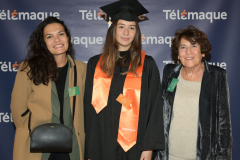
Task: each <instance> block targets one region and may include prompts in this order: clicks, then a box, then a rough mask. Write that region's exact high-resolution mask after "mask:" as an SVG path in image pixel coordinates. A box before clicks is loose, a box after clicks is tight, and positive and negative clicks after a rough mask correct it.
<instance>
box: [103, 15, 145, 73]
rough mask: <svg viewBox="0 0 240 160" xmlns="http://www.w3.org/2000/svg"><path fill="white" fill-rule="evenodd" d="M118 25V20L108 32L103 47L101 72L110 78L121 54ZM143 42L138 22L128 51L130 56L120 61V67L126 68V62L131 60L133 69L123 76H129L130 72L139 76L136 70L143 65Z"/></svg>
mask: <svg viewBox="0 0 240 160" xmlns="http://www.w3.org/2000/svg"><path fill="white" fill-rule="evenodd" d="M117 23H118V20H116V21H114V22H113V24H112V25H111V26H110V27H109V29H108V31H107V36H106V40H105V43H104V46H103V53H102V59H101V62H100V67H101V70H102V71H103V72H105V73H107V75H108V76H112V75H113V71H114V68H115V65H116V61H117V60H118V59H119V57H120V53H119V51H118V42H117V39H116V30H117ZM141 42H142V41H141V31H140V27H139V25H138V23H137V22H136V35H135V37H134V39H133V41H132V44H131V46H130V48H129V49H128V52H129V53H130V54H127V55H126V56H124V57H123V58H122V60H121V61H120V65H121V66H124V65H125V64H124V62H125V61H126V60H127V59H130V64H131V68H129V70H128V71H126V72H125V73H122V74H123V75H125V74H127V73H128V72H132V73H133V74H135V75H137V73H136V69H137V68H138V67H139V66H140V65H141V50H142V43H141Z"/></svg>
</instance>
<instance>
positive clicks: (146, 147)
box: [140, 57, 165, 154]
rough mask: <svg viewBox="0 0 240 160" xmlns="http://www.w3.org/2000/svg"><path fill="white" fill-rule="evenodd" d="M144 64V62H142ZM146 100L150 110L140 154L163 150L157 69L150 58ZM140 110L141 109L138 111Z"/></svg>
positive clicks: (161, 113) (160, 92)
mask: <svg viewBox="0 0 240 160" xmlns="http://www.w3.org/2000/svg"><path fill="white" fill-rule="evenodd" d="M144 63H145V62H144ZM148 63H149V64H150V65H149V70H147V71H148V79H149V81H148V99H147V107H148V108H150V112H149V115H148V116H147V117H149V119H148V122H147V129H146V132H145V135H144V139H143V141H142V151H143V152H142V154H144V153H145V152H144V151H152V150H159V149H164V147H165V141H164V134H163V133H164V132H163V129H164V128H163V108H162V91H161V89H162V88H161V83H160V75H159V70H158V67H157V65H156V63H155V61H154V59H153V58H152V57H149V59H148ZM140 110H141V109H140Z"/></svg>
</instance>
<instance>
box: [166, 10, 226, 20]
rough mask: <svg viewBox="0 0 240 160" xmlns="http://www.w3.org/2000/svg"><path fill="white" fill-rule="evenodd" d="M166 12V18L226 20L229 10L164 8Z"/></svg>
mask: <svg viewBox="0 0 240 160" xmlns="http://www.w3.org/2000/svg"><path fill="white" fill-rule="evenodd" d="M163 12H164V13H166V20H168V19H171V20H209V21H210V23H213V21H214V20H226V19H227V12H187V11H186V10H183V11H182V12H181V11H180V10H176V11H175V10H163Z"/></svg>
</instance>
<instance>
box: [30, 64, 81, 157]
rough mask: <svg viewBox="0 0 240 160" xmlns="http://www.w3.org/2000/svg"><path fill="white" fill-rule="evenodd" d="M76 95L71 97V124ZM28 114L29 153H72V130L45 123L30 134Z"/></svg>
mask: <svg viewBox="0 0 240 160" xmlns="http://www.w3.org/2000/svg"><path fill="white" fill-rule="evenodd" d="M76 85H77V69H76V64H75V66H74V86H76ZM75 104H76V95H75V96H74V97H73V122H74V113H75ZM30 119H31V112H30V113H29V120H28V129H29V135H30V138H31V141H30V152H41V153H53V152H68V153H69V152H72V134H73V132H72V130H70V129H69V128H68V127H67V126H65V125H63V124H57V123H47V124H42V125H40V126H37V127H36V128H34V130H33V131H32V132H31V128H30V121H31V120H30Z"/></svg>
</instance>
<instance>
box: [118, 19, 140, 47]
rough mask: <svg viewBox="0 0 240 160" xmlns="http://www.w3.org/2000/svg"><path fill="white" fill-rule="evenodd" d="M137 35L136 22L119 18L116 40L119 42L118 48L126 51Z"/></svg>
mask: <svg viewBox="0 0 240 160" xmlns="http://www.w3.org/2000/svg"><path fill="white" fill-rule="evenodd" d="M135 35H136V22H135V21H130V22H129V21H125V20H121V19H120V20H119V21H118V23H117V29H116V40H117V42H118V50H119V51H126V50H128V49H129V48H130V46H131V44H132V41H133V39H134V37H135Z"/></svg>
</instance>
